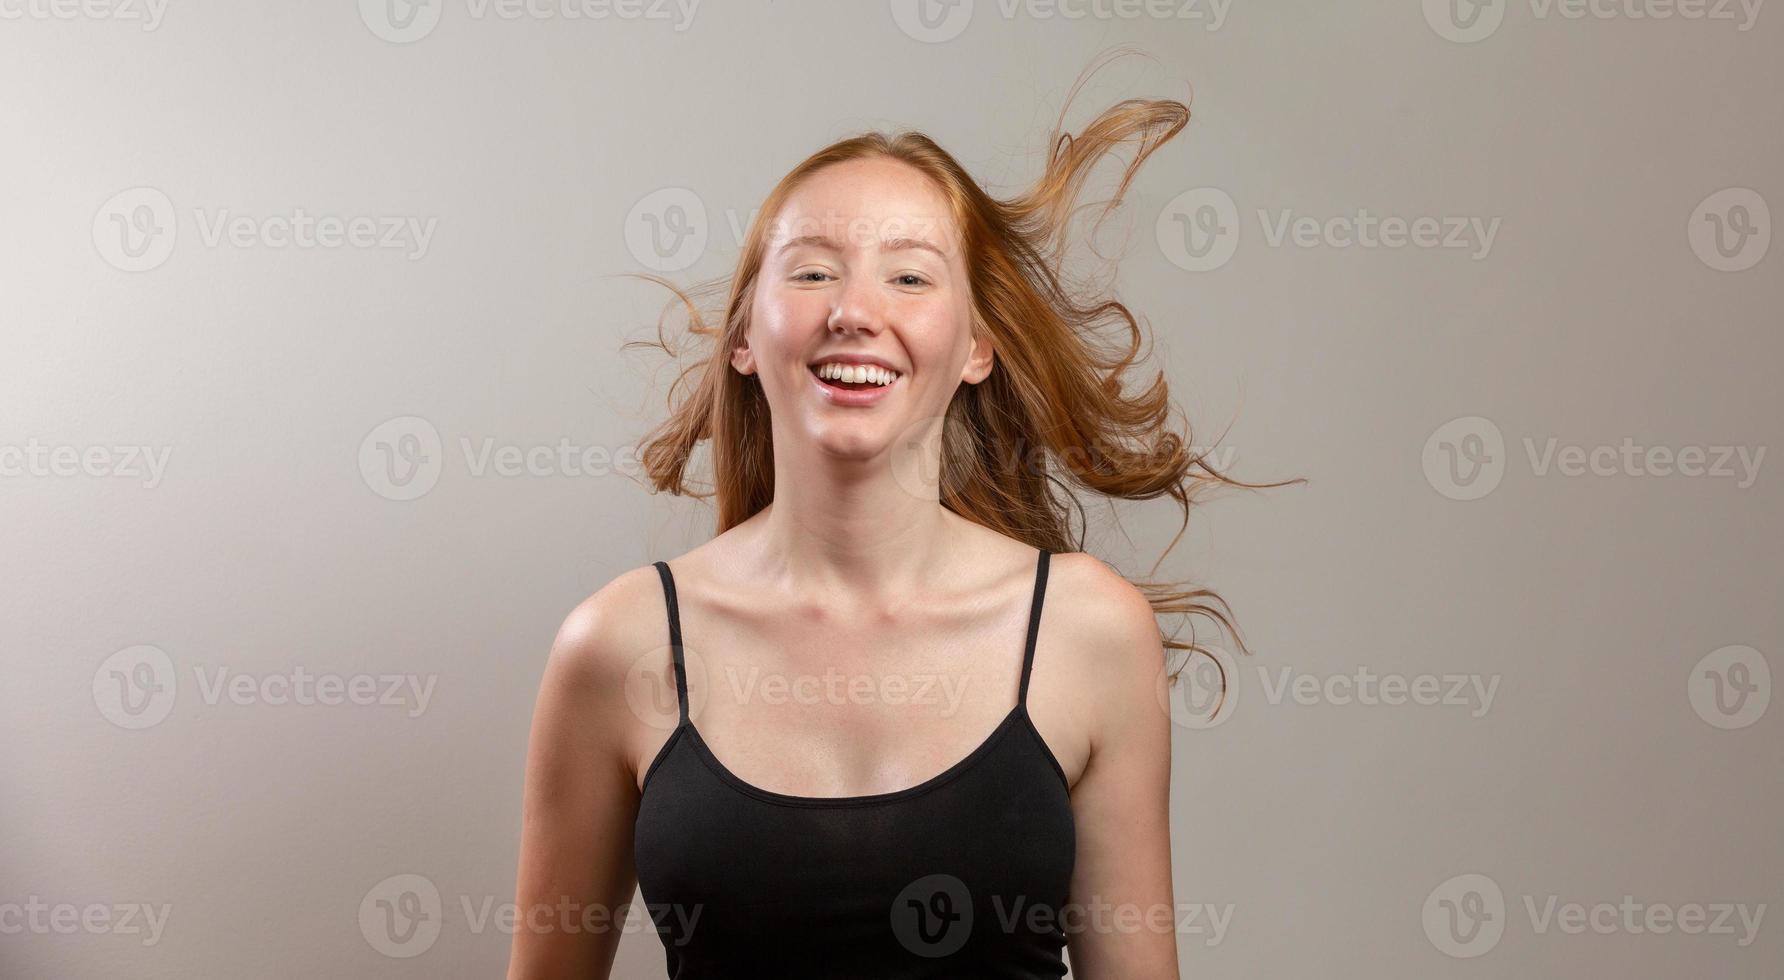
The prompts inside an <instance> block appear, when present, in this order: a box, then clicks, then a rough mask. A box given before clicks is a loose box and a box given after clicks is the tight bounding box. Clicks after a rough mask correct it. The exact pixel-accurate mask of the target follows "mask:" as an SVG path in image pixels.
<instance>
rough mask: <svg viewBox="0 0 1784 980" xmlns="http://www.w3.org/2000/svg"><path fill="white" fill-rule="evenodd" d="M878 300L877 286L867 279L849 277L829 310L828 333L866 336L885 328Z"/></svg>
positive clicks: (870, 279) (884, 320)
mask: <svg viewBox="0 0 1784 980" xmlns="http://www.w3.org/2000/svg"><path fill="white" fill-rule="evenodd" d="M881 301H882V297H881V296H880V292H879V285H878V284H877V283H875V282H874V281H873V279H872V278H871V277H863V276H851V277H849V279H848V280H847V281H845V282H844V283H843V287H842V289H840V290H838V291H837V293H836V304H835V305H834V306H832V307H831V308H830V323H829V326H830V332H831V333H835V334H866V335H868V336H873V335H874V334H877V333H879V332H880V331H881V330H883V329H885V326H886V316H885V310H884V308H883V307H882V305H881Z"/></svg>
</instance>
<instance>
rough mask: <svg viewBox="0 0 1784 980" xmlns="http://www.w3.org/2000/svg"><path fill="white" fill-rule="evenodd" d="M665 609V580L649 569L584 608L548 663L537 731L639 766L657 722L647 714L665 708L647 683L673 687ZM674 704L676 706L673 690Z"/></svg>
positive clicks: (567, 623)
mask: <svg viewBox="0 0 1784 980" xmlns="http://www.w3.org/2000/svg"><path fill="white" fill-rule="evenodd" d="M664 609H665V603H664V596H663V589H662V584H661V579H660V578H659V577H658V574H657V571H656V569H655V568H653V567H651V566H649V565H644V566H640V567H638V568H633V569H628V570H626V571H624V572H622V573H620V574H619V575H617V576H615V577H614V578H613V579H612V580H611V581H609V582H608V583H607V584H606V585H604V586H602V587H601V588H600V589H599V590H597V591H596V592H595V593H594V594H592V595H590V596H589V597H588V598H586V599H583V600H582V601H581V602H579V603H577V604H576V606H575V607H574V608H572V609H571V610H570V611H569V612H568V613H567V614H566V615H565V616H564V620H563V622H562V624H560V625H559V627H558V630H557V636H556V637H555V638H554V639H553V641H552V644H551V651H550V654H549V655H548V656H547V658H546V665H545V672H544V677H543V678H542V679H541V681H540V686H539V700H538V705H537V707H536V709H535V725H536V726H540V725H541V724H542V725H543V728H540V729H537V730H542V731H545V732H548V733H558V734H557V735H549V734H548V736H547V737H553V738H556V737H562V738H564V739H567V740H569V741H570V742H573V743H575V744H578V745H580V746H581V751H583V752H586V753H599V754H600V755H601V756H602V758H601V759H595V760H587V761H589V762H591V763H606V764H614V765H621V766H623V767H625V768H626V769H627V770H628V771H630V770H631V769H633V768H635V766H636V762H637V759H638V757H639V755H640V754H641V753H642V752H643V751H644V747H643V743H644V742H645V741H646V740H647V739H648V738H649V736H650V733H651V732H652V731H653V730H654V729H653V725H652V724H651V723H652V722H654V721H656V720H657V719H654V718H652V717H646V715H647V714H648V713H649V712H651V711H653V710H656V706H658V705H660V704H662V703H663V702H662V694H661V692H652V691H648V690H640V689H639V688H640V685H648V684H653V683H672V682H670V681H669V680H668V678H670V677H671V676H672V670H671V666H670V655H669V635H668V625H667V620H666V617H665V612H664ZM671 690H672V689H671ZM669 699H670V701H669V703H671V704H673V703H674V700H673V699H674V695H673V694H672V693H671V694H669Z"/></svg>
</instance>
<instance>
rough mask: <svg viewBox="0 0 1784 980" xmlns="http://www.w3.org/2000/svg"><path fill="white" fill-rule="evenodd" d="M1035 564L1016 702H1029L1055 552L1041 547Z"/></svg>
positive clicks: (1024, 704)
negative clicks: (1042, 607) (1048, 571)
mask: <svg viewBox="0 0 1784 980" xmlns="http://www.w3.org/2000/svg"><path fill="white" fill-rule="evenodd" d="M1040 552H1041V553H1040V555H1039V556H1038V557H1037V558H1035V566H1034V600H1033V602H1032V603H1031V604H1030V605H1029V607H1028V643H1027V645H1026V646H1024V647H1023V649H1022V688H1021V690H1020V691H1019V692H1018V693H1017V694H1016V703H1017V704H1019V705H1023V706H1026V705H1027V704H1028V675H1029V672H1030V671H1031V670H1033V668H1034V641H1035V637H1037V636H1039V635H1040V632H1041V600H1043V599H1045V598H1046V597H1047V566H1048V564H1049V562H1050V559H1051V558H1052V557H1053V553H1052V552H1051V551H1048V550H1047V549H1045V548H1042V549H1040Z"/></svg>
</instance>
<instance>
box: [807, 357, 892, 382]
mask: <svg viewBox="0 0 1784 980" xmlns="http://www.w3.org/2000/svg"><path fill="white" fill-rule="evenodd" d="M818 377H820V378H823V379H824V380H826V381H852V382H855V383H856V384H876V385H889V384H891V383H892V382H894V381H897V380H898V372H897V371H888V370H886V369H885V368H883V367H875V366H874V365H872V364H844V363H842V362H840V361H831V362H829V363H828V364H820V365H818Z"/></svg>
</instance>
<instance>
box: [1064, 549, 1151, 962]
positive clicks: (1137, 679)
mask: <svg viewBox="0 0 1784 980" xmlns="http://www.w3.org/2000/svg"><path fill="white" fill-rule="evenodd" d="M1091 578H1092V580H1093V584H1091V585H1090V588H1089V589H1087V590H1086V591H1088V592H1089V593H1090V595H1086V596H1083V599H1085V600H1087V601H1086V602H1085V604H1084V605H1081V606H1079V609H1081V610H1084V613H1085V620H1086V621H1085V622H1083V623H1081V624H1075V625H1080V626H1081V627H1082V628H1081V629H1075V630H1073V632H1074V633H1077V634H1078V635H1079V636H1082V637H1084V638H1085V639H1086V640H1087V641H1089V642H1091V643H1093V644H1094V647H1095V656H1094V657H1092V658H1090V663H1089V664H1088V666H1089V670H1088V671H1087V674H1088V677H1087V680H1088V681H1089V683H1088V685H1087V687H1088V688H1089V690H1086V691H1085V692H1084V693H1085V694H1090V695H1092V697H1089V698H1087V699H1086V701H1087V702H1088V703H1087V704H1086V705H1085V706H1086V707H1087V708H1089V709H1090V711H1091V713H1092V718H1091V719H1090V725H1089V728H1090V756H1089V760H1088V763H1087V764H1086V766H1085V769H1084V773H1083V775H1082V776H1081V777H1080V778H1079V780H1078V782H1077V784H1076V785H1075V786H1074V787H1073V789H1072V816H1073V821H1074V823H1075V824H1076V826H1077V837H1078V846H1077V857H1076V861H1075V864H1074V867H1073V871H1072V897H1071V906H1070V909H1069V913H1070V914H1069V915H1068V916H1067V917H1066V918H1065V920H1064V925H1065V927H1066V929H1067V932H1068V942H1069V949H1070V950H1071V960H1072V976H1073V977H1075V978H1077V980H1177V932H1176V921H1177V916H1176V908H1175V901H1174V898H1173V896H1172V887H1171V833H1170V830H1171V828H1170V782H1171V716H1170V711H1169V702H1168V701H1167V700H1166V697H1165V694H1166V688H1165V686H1164V685H1165V678H1164V667H1165V655H1164V647H1163V644H1162V643H1161V642H1160V640H1159V633H1158V620H1157V618H1156V617H1155V615H1154V614H1153V611H1152V606H1151V605H1150V604H1149V603H1147V601H1146V597H1145V595H1144V594H1143V593H1142V592H1140V590H1139V589H1137V588H1135V587H1134V586H1133V584H1132V583H1130V582H1128V581H1127V580H1126V579H1124V578H1122V577H1121V576H1120V575H1118V574H1116V573H1115V572H1114V571H1112V570H1109V569H1107V568H1104V569H1102V570H1101V571H1100V573H1099V574H1096V575H1094V576H1091Z"/></svg>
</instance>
